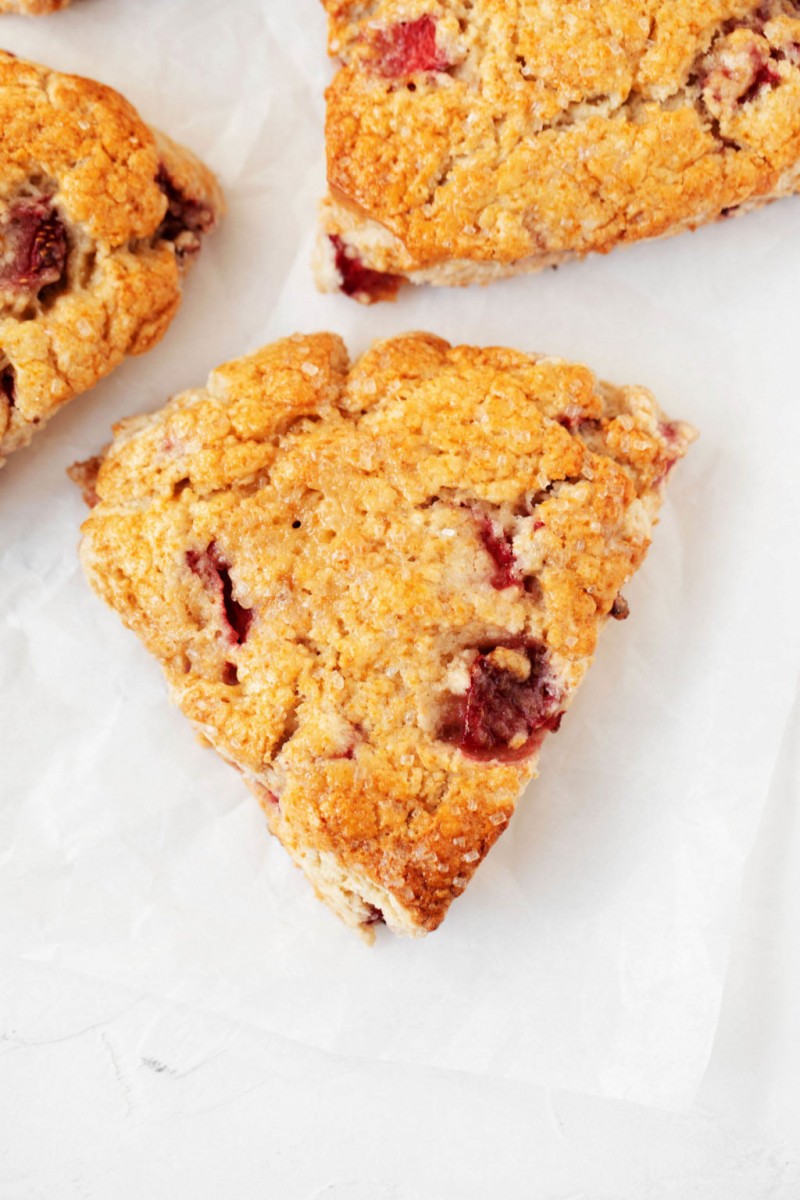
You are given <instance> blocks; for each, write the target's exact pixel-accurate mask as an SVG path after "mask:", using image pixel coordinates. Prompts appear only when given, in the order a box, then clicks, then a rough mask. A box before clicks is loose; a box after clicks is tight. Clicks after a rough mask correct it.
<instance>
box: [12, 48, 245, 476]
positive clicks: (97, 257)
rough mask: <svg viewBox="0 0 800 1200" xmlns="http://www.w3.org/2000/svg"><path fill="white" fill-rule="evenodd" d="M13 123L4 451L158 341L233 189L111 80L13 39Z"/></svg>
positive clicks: (16, 446)
mask: <svg viewBox="0 0 800 1200" xmlns="http://www.w3.org/2000/svg"><path fill="white" fill-rule="evenodd" d="M0 128H2V138H0V464H2V462H3V460H4V459H5V457H6V456H7V455H8V454H10V453H11V451H12V450H17V449H19V448H20V447H21V446H24V445H25V444H26V443H27V442H29V441H30V439H31V437H32V436H33V434H34V432H35V431H36V430H37V429H40V428H41V427H42V426H43V425H44V424H45V422H46V421H47V420H48V419H49V418H50V417H51V416H52V415H53V413H54V412H55V411H56V410H57V409H59V408H60V407H61V406H62V405H63V404H66V403H67V401H69V400H71V399H72V398H73V397H74V396H77V395H78V394H79V393H80V392H84V391H86V389H87V388H90V387H92V385H93V384H95V383H97V381H98V380H99V379H101V378H102V377H103V376H104V375H107V374H108V372H109V371H111V370H113V368H114V367H116V366H117V365H118V364H119V363H120V362H121V361H122V360H123V358H125V356H126V355H128V354H141V353H142V352H143V351H145V350H149V349H150V347H151V346H153V345H155V343H156V342H157V341H158V340H159V338H160V337H161V336H162V334H163V333H164V332H165V331H166V329H167V326H168V325H169V323H170V321H171V320H172V318H173V316H174V315H175V313H176V311H177V308H178V305H179V303H180V298H181V281H182V276H183V273H184V268H185V267H186V266H187V265H188V264H189V263H190V262H191V261H192V259H193V258H194V257H195V255H196V253H197V251H198V249H199V248H200V242H201V239H202V237H203V235H204V234H205V233H207V232H208V231H209V230H210V229H212V228H213V226H214V224H215V223H216V220H217V217H218V216H219V214H220V212H221V211H222V196H221V193H220V190H219V187H218V185H217V182H216V180H215V179H214V176H213V175H212V174H211V172H210V171H209V170H207V168H206V167H204V166H203V165H202V163H200V162H198V160H197V159H196V158H195V157H194V155H192V154H191V153H190V152H189V151H188V150H184V149H183V148H182V147H181V146H177V145H175V143H174V142H171V141H170V140H169V139H168V138H166V137H165V136H164V135H163V134H160V133H158V132H156V131H154V130H152V129H150V128H149V127H148V126H147V125H145V124H144V122H143V121H142V120H141V118H140V117H139V116H138V115H137V113H136V112H135V111H134V109H133V108H131V106H130V104H128V102H127V101H126V100H124V99H123V98H122V96H120V95H118V94H117V93H116V92H114V91H112V90H111V89H110V88H107V87H104V86H103V85H102V84H99V83H93V82H92V81H91V80H88V79H80V78H78V77H77V76H73V75H61V74H59V73H58V72H56V71H49V70H47V68H45V67H40V66H37V65H36V64H35V63H29V62H24V61H22V60H21V59H18V58H15V57H14V56H13V55H12V54H7V53H5V52H2V51H0Z"/></svg>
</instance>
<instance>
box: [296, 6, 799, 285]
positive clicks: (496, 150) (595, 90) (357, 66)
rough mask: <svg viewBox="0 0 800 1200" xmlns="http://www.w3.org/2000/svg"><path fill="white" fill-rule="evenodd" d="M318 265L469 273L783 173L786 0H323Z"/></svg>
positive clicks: (524, 263) (577, 249) (695, 207)
mask: <svg viewBox="0 0 800 1200" xmlns="http://www.w3.org/2000/svg"><path fill="white" fill-rule="evenodd" d="M323 3H324V4H325V7H326V8H327V10H328V12H329V14H330V51H331V53H332V54H333V55H335V56H336V57H337V58H338V59H339V60H340V61H341V62H342V64H343V65H342V68H341V70H340V71H339V72H338V74H337V75H336V77H335V79H334V81H333V83H332V85H331V87H330V89H329V91H328V117H327V154H328V181H329V196H328V199H327V200H326V202H325V204H324V205H323V213H322V229H321V236H320V242H319V246H318V251H317V256H316V270H317V277H318V283H319V285H320V287H321V288H322V289H323V290H326V291H333V290H336V289H339V290H341V291H343V292H345V293H346V294H348V295H351V296H354V297H355V298H356V299H358V300H362V301H365V302H371V301H373V300H380V299H384V298H387V297H390V296H392V295H393V294H394V293H395V292H396V291H397V288H398V286H399V285H400V283H401V282H402V281H403V280H405V279H408V280H411V282H412V283H433V284H466V283H473V282H480V283H486V282H488V281H490V280H492V279H497V278H498V277H501V276H506V275H514V274H517V273H518V272H522V271H538V270H541V269H542V268H543V267H546V266H553V265H555V264H558V263H561V262H564V261H565V260H566V259H570V258H576V257H577V258H581V257H583V256H584V255H586V254H588V253H590V252H591V251H598V252H600V253H602V254H605V253H606V252H607V251H609V250H611V249H613V247H615V246H617V245H620V244H624V243H630V242H637V241H640V240H641V239H643V238H657V237H663V236H666V235H668V234H673V233H678V232H680V231H681V230H684V229H694V228H696V227H697V226H698V225H702V224H703V223H704V222H707V221H714V220H716V219H718V218H719V217H722V216H728V215H730V214H732V213H741V212H745V211H747V210H749V209H752V208H756V207H758V206H759V205H762V204H764V203H766V202H767V201H768V200H773V199H775V198H776V197H778V196H785V195H787V194H788V193H790V192H794V191H796V190H797V189H798V177H799V175H800V8H798V4H797V2H796V0H642V2H640V3H636V4H632V3H630V0H581V3H580V4H577V3H572V4H567V3H562V4H559V3H551V2H550V0H516V2H515V3H513V4H512V3H507V2H506V0H370V2H368V3H363V0H323Z"/></svg>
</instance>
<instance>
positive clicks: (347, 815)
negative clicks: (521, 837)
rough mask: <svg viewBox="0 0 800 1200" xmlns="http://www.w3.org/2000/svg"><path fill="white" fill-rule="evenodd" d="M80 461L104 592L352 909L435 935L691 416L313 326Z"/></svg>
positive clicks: (567, 679) (561, 380)
mask: <svg viewBox="0 0 800 1200" xmlns="http://www.w3.org/2000/svg"><path fill="white" fill-rule="evenodd" d="M115 435H116V437H115V441H114V442H113V443H112V445H111V446H110V448H109V449H108V450H107V451H106V453H105V454H104V456H103V457H102V458H101V459H97V460H93V461H92V462H91V463H88V464H83V466H82V467H81V468H78V469H77V470H76V471H75V475H76V476H77V477H78V478H79V481H80V482H82V483H83V485H84V488H85V494H86V496H87V499H88V501H89V503H91V504H93V505H94V507H93V511H92V514H91V515H90V517H89V518H88V520H87V521H86V523H85V525H84V526H83V541H82V548H81V558H82V561H83V565H84V568H85V570H86V573H87V575H88V577H89V580H90V582H91V584H92V585H93V587H94V588H95V589H96V590H97V591H98V592H99V593H100V595H101V596H102V597H103V598H104V599H105V600H106V601H107V602H108V603H109V604H110V605H111V606H112V607H113V608H115V609H116V610H117V612H118V613H119V614H120V616H121V617H122V619H123V621H124V622H125V624H126V625H128V626H129V627H130V628H131V629H133V630H135V632H136V633H138V634H139V636H140V637H141V638H142V640H143V641H144V642H145V644H146V646H147V647H148V649H149V650H150V651H151V652H152V653H153V654H154V655H155V656H156V657H157V658H158V660H159V662H160V663H161V665H162V667H163V669H164V672H165V674H166V676H167V680H168V683H169V687H170V691H171V693H172V696H173V697H174V699H175V701H176V702H177V703H178V704H179V705H180V707H181V708H182V709H183V711H184V713H186V715H187V716H188V717H190V718H191V720H192V721H193V722H194V723H195V725H196V727H197V728H198V730H200V731H201V733H202V734H204V735H205V737H206V738H207V739H208V740H209V741H210V742H211V743H212V744H213V745H214V746H215V747H216V749H217V750H218V751H219V752H220V753H221V754H222V755H223V756H224V757H225V758H226V759H228V760H229V761H230V762H231V763H233V764H234V765H235V766H237V767H238V768H239V769H240V770H241V772H242V773H243V775H244V776H245V778H246V779H247V780H248V782H249V783H250V784H251V786H252V787H253V789H254V790H255V792H256V793H257V795H258V796H259V797H260V799H261V801H262V803H263V806H264V809H265V811H266V814H267V819H268V822H269V827H270V829H271V830H272V832H273V833H274V834H276V835H277V836H278V837H279V838H280V840H281V841H282V842H283V844H284V846H285V847H286V848H287V850H288V851H289V853H290V854H291V855H292V857H293V858H294V859H295V861H296V862H297V863H298V864H299V865H300V866H301V867H302V868H303V870H304V871H305V872H306V874H307V876H308V878H309V879H310V881H311V882H312V884H313V885H314V887H315V889H316V891H317V894H318V895H319V896H320V897H321V898H322V899H324V900H326V901H327V902H328V904H330V906H331V907H332V908H333V909H334V910H335V911H336V912H337V913H338V914H339V916H341V917H342V918H343V919H344V920H345V921H346V922H347V923H348V924H350V925H355V926H361V927H363V928H364V929H366V930H367V931H368V930H369V928H370V926H371V925H372V924H373V923H375V922H377V921H379V920H385V921H386V922H387V924H388V925H390V926H391V928H392V929H393V930H395V931H396V932H398V933H409V934H421V933H425V932H426V931H428V930H431V929H435V928H436V926H437V925H438V924H439V923H440V921H441V920H442V918H443V917H444V914H445V912H446V911H447V908H448V906H449V904H450V902H451V900H453V898H454V897H456V896H458V895H460V893H461V892H462V891H463V890H464V888H465V887H466V885H467V882H468V880H469V878H470V876H471V875H472V873H473V871H474V870H475V868H476V867H477V865H478V863H479V862H480V861H481V859H482V858H483V857H484V855H485V854H486V853H487V851H488V850H489V848H490V847H491V845H492V844H493V842H494V841H495V840H496V839H497V838H498V837H499V835H500V834H501V833H502V831H503V830H504V829H505V827H506V825H507V823H508V821H509V818H510V817H511V814H512V813H513V811H514V806H515V804H516V802H517V799H518V797H519V794H520V792H521V790H522V788H523V786H524V785H525V783H526V782H527V781H528V779H530V777H531V776H532V775H533V774H534V770H535V766H536V758H537V754H538V750H539V746H540V744H541V742H542V739H543V737H544V735H545V733H546V732H547V731H548V730H555V729H557V728H558V726H559V723H560V721H561V717H562V714H563V713H564V711H565V709H566V708H567V707H568V705H569V703H570V700H571V699H572V695H573V693H574V691H575V688H576V687H577V685H578V683H579V682H580V680H581V678H582V676H583V673H584V671H585V670H586V668H587V666H588V665H589V662H590V661H591V657H592V654H593V653H594V649H595V643H596V641H597V635H598V633H599V632H600V629H601V628H602V626H603V624H604V623H605V621H606V619H607V617H608V616H609V614H612V615H616V616H623V615H625V612H626V609H625V604H624V601H623V600H622V599H621V597H620V588H621V587H622V586H623V585H624V584H625V582H626V581H627V580H629V579H630V577H631V576H632V574H633V573H634V571H635V570H636V568H637V567H638V565H639V563H640V562H641V560H642V557H643V555H644V553H645V551H646V549H647V547H648V544H649V541H650V535H651V531H652V527H653V525H654V523H655V520H656V516H657V512H658V508H659V504H660V502H661V495H662V490H663V486H664V482H665V480H666V477H667V475H668V473H669V470H670V468H671V467H672V466H673V464H674V463H675V462H676V461H677V460H678V459H679V458H680V457H681V456H682V455H683V454H684V452H685V450H686V448H687V445H688V443H689V441H690V440H691V437H692V430H691V429H690V428H689V427H688V426H686V425H683V424H677V423H673V422H669V421H667V420H665V418H664V417H663V416H662V414H661V412H660V411H659V409H658V406H657V405H656V403H655V401H654V400H653V398H652V396H651V395H650V393H649V392H647V391H645V390H644V389H643V388H639V387H628V388H615V387H611V386H609V385H607V384H598V383H597V381H596V380H595V378H594V376H593V375H592V374H591V372H590V371H588V370H587V369H586V368H585V367H582V366H574V365H571V364H569V363H566V362H563V361H561V360H560V359H552V358H538V357H537V356H535V355H528V354H521V353H517V352H515V351H513V350H503V349H486V350H484V349H474V348H472V347H469V346H459V347H455V348H451V347H450V346H449V345H448V343H447V342H444V341H441V340H440V339H439V338H435V337H431V336H429V335H427V334H422V333H419V334H409V335H408V336H405V337H399V338H396V339H394V340H392V341H384V342H377V343H375V345H373V347H372V348H371V349H370V350H369V351H368V352H367V353H366V354H364V355H363V356H362V357H361V358H360V359H358V360H357V361H356V362H355V363H353V364H352V365H350V363H349V362H348V357H347V352H346V350H345V347H344V345H343V344H342V342H341V340H340V339H339V338H338V337H335V336H333V335H329V334H317V335H315V336H311V337H300V336H298V337H293V338H289V339H287V340H285V341H281V342H277V343H276V344H275V345H272V346H267V347H265V348H264V349H263V350H260V351H259V352H258V353H256V354H253V355H251V356H250V357H248V358H242V359H239V360H237V361H235V362H231V363H228V364H227V365H226V366H223V367H221V368H219V370H217V371H215V372H213V374H212V375H211V377H210V379H209V381H208V386H207V388H200V389H198V390H196V391H190V392H184V393H183V394H182V395H180V396H178V397H176V398H175V399H173V400H171V401H170V403H169V404H167V406H166V407H165V408H164V409H162V410H161V411H160V412H157V413H155V414H154V415H152V416H144V417H138V418H134V419H132V420H129V421H123V422H122V423H121V424H120V425H118V426H116V428H115Z"/></svg>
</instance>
